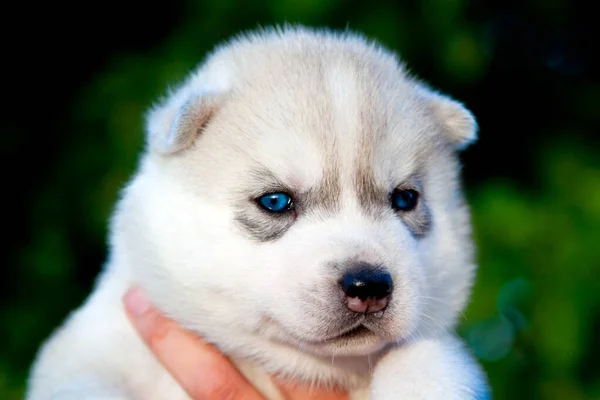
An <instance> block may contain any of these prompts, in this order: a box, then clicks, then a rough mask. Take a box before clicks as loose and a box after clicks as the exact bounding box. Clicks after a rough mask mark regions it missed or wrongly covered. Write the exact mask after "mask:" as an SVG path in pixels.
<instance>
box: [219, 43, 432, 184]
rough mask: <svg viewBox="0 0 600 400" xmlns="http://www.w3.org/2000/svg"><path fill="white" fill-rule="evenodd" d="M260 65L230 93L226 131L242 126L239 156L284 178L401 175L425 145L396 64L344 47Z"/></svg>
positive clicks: (420, 118) (424, 122) (426, 137)
mask: <svg viewBox="0 0 600 400" xmlns="http://www.w3.org/2000/svg"><path fill="white" fill-rule="evenodd" d="M257 64H258V63H257ZM260 65H261V66H262V68H261V69H260V70H257V71H250V72H249V73H247V75H246V76H244V81H245V82H244V84H243V85H240V87H239V88H238V89H236V90H235V94H234V96H232V99H234V100H233V101H232V104H231V105H230V107H229V108H230V112H232V113H234V114H235V115H236V116H235V118H234V120H235V121H238V126H236V129H233V130H232V131H242V132H243V135H241V138H242V140H245V141H246V142H247V144H246V145H245V146H244V149H245V150H246V151H245V153H246V154H245V157H247V158H248V159H251V160H252V161H254V162H256V163H260V164H261V165H262V166H264V167H265V168H267V169H269V170H271V171H277V172H276V173H278V174H281V175H283V176H284V179H290V180H293V179H295V180H296V181H298V182H300V181H308V182H315V181H317V180H319V179H322V177H323V174H324V171H326V170H328V171H330V172H331V171H336V172H337V173H339V174H341V175H349V174H351V173H354V174H355V173H356V170H357V169H361V170H363V171H364V170H365V169H368V170H372V172H373V173H374V174H376V175H379V176H378V177H379V179H380V180H381V179H384V180H385V179H394V177H387V176H386V175H389V174H390V170H393V171H394V173H395V174H397V175H403V174H404V175H406V174H408V173H409V171H410V170H412V169H414V167H415V164H416V163H418V160H419V158H423V157H424V156H425V153H427V152H428V147H430V146H428V142H431V140H430V137H431V135H430V131H432V129H430V128H429V126H428V125H430V124H431V121H430V119H429V118H428V116H427V113H426V112H425V110H424V107H422V105H421V104H420V103H419V99H418V97H417V95H416V93H415V90H414V88H413V87H412V86H411V84H410V83H408V82H407V81H406V80H405V79H404V77H403V76H402V74H401V72H400V71H399V69H398V68H397V67H396V66H393V68H392V66H389V65H381V63H377V62H375V61H373V60H370V59H364V58H360V57H358V56H357V55H356V54H353V53H344V52H340V53H339V54H335V53H334V54H327V55H323V54H318V53H315V54H313V53H310V54H308V55H307V54H300V55H298V54H296V55H289V54H288V55H286V57H283V56H282V58H281V60H280V62H273V60H270V62H266V63H262V64H260ZM230 140H232V141H239V140H240V137H237V138H230ZM375 160H376V161H375ZM334 164H335V165H334ZM341 178H344V177H341ZM346 178H348V177H346Z"/></svg>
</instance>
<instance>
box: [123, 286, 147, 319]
mask: <svg viewBox="0 0 600 400" xmlns="http://www.w3.org/2000/svg"><path fill="white" fill-rule="evenodd" d="M123 300H124V302H125V307H126V308H127V311H129V313H130V314H131V315H132V316H133V317H139V316H141V315H142V314H143V313H145V312H146V310H147V309H148V308H150V302H149V301H148V299H146V297H145V296H144V295H143V294H142V292H141V290H139V289H131V290H130V291H129V292H127V294H125V297H124V298H123Z"/></svg>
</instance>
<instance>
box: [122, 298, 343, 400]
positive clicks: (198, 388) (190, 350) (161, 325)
mask: <svg viewBox="0 0 600 400" xmlns="http://www.w3.org/2000/svg"><path fill="white" fill-rule="evenodd" d="M123 302H124V304H125V309H126V311H127V315H128V317H129V320H130V321H131V323H132V324H133V326H134V327H135V329H136V330H137V332H138V333H139V335H140V337H141V338H142V339H143V340H144V342H145V343H146V345H147V346H148V348H149V349H150V350H151V351H152V353H153V354H154V356H155V357H156V358H157V359H158V361H159V362H160V363H161V364H162V365H163V366H164V368H165V369H166V370H167V371H168V372H169V373H170V374H171V375H172V376H173V377H174V378H175V380H176V381H177V382H178V383H179V384H180V385H181V387H182V388H183V389H184V390H185V391H186V392H187V393H188V394H189V395H190V397H191V398H192V399H193V400H205V399H228V400H265V398H264V397H263V396H262V395H261V394H260V393H259V392H258V391H257V390H256V389H255V388H254V387H252V385H251V384H250V383H249V382H248V381H247V380H246V378H244V376H243V375H242V374H241V373H240V372H239V371H238V370H237V369H236V367H235V366H234V365H233V363H232V362H231V361H230V360H229V359H228V358H227V357H226V356H225V355H223V354H222V353H221V352H219V351H218V350H217V349H216V348H215V347H214V346H212V345H210V344H208V343H206V342H204V341H203V340H202V339H201V338H200V337H198V336H196V335H194V334H193V333H191V332H189V331H186V330H184V329H183V328H181V327H179V326H178V325H177V324H176V323H175V322H174V321H173V320H171V319H169V318H167V317H165V316H164V315H162V314H161V313H160V312H159V311H158V310H156V309H155V308H154V307H153V306H152V304H150V302H149V301H148V300H147V299H146V297H145V296H144V294H143V293H142V292H141V291H140V290H139V289H135V288H134V289H131V290H129V291H128V292H127V293H126V294H125V296H124V298H123ZM274 381H275V382H276V384H277V385H278V386H279V388H280V390H281V393H282V394H283V395H284V396H285V398H286V399H288V400H303V399H313V400H342V399H344V400H345V399H348V395H347V394H346V393H344V392H342V391H340V390H337V391H335V390H331V389H323V388H318V387H317V388H315V387H309V386H306V385H303V384H299V383H296V382H289V381H281V380H278V379H277V378H274Z"/></svg>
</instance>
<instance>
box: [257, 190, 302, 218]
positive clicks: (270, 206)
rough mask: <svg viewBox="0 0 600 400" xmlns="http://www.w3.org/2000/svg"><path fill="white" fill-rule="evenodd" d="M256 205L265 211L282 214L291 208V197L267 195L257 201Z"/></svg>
mask: <svg viewBox="0 0 600 400" xmlns="http://www.w3.org/2000/svg"><path fill="white" fill-rule="evenodd" d="M257 201H258V204H259V205H260V206H261V207H262V208H264V209H265V210H266V211H269V212H273V213H282V212H286V211H289V210H291V209H292V208H293V206H294V203H293V202H292V197H291V196H290V195H289V194H287V193H268V194H265V195H263V196H261V197H259V198H258V199H257Z"/></svg>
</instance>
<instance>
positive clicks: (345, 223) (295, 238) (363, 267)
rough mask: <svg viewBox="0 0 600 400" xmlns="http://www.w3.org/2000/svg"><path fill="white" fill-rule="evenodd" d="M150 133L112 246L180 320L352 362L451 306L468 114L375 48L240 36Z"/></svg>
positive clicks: (470, 127) (460, 239) (327, 38)
mask: <svg viewBox="0 0 600 400" xmlns="http://www.w3.org/2000/svg"><path fill="white" fill-rule="evenodd" d="M147 129H148V152H147V155H146V157H145V158H144V160H143V163H142V166H141V168H140V171H139V174H138V175H137V177H136V179H134V181H133V183H132V184H131V185H130V187H129V188H128V190H127V193H126V196H125V198H124V201H123V203H122V205H121V212H120V213H119V217H117V221H116V225H115V227H116V230H115V242H114V244H115V246H116V247H117V250H119V248H120V249H121V250H122V251H121V252H122V253H123V254H126V258H127V262H128V263H129V264H131V265H132V267H133V268H134V271H135V276H136V279H137V280H138V281H139V282H138V283H140V284H141V285H142V286H143V287H144V288H146V290H148V291H149V292H150V293H151V295H152V296H153V299H154V300H155V301H156V302H157V303H158V305H159V306H160V307H161V308H162V309H163V310H165V311H166V312H168V313H170V314H171V315H172V316H173V317H175V318H176V319H178V320H179V321H181V322H182V323H183V324H185V325H186V326H188V327H190V328H193V329H197V330H200V331H202V332H203V333H205V334H208V335H211V334H212V335H213V336H215V337H218V336H219V335H221V334H223V335H229V336H230V337H231V335H232V334H239V335H258V336H260V337H262V338H265V339H268V340H272V341H278V342H281V343H285V344H288V345H292V346H295V347H299V348H301V349H303V350H305V351H308V352H311V353H314V354H322V355H327V354H336V355H341V354H347V355H360V354H368V353H371V352H374V351H377V350H378V349H380V348H381V347H382V346H383V345H385V344H386V343H389V342H394V341H399V340H403V339H409V338H410V337H412V336H415V335H427V334H430V333H432V332H435V331H436V330H439V329H447V328H450V327H451V326H452V324H453V323H454V322H455V319H456V316H457V314H458V313H459V312H460V311H461V310H462V309H463V307H464V305H465V302H466V299H467V297H468V292H469V289H470V286H471V281H472V275H473V271H474V265H473V263H472V249H471V242H470V238H469V234H470V232H469V219H468V212H467V210H466V208H465V206H464V203H463V200H462V196H461V192H460V188H459V184H458V180H457V176H458V168H459V166H458V162H457V156H456V153H457V150H458V149H461V148H463V147H464V146H465V145H467V144H468V143H469V142H471V141H473V140H474V139H475V134H476V132H475V131H476V125H475V121H474V119H473V117H472V116H471V114H470V113H469V112H468V111H467V110H465V109H464V108H463V107H462V105H460V104H459V103H457V102H455V101H453V100H451V99H449V98H447V97H445V96H442V95H440V94H437V93H435V92H433V91H432V90H430V89H428V88H427V87H425V86H424V85H423V84H422V83H420V82H418V81H417V80H415V79H413V78H411V77H409V76H407V74H406V72H405V70H404V69H403V67H402V65H400V64H399V63H398V61H397V60H396V58H395V57H394V56H393V55H391V54H390V53H388V52H387V51H385V50H383V49H381V48H379V47H377V46H375V45H372V44H369V43H367V42H366V41H365V40H363V39H362V38H360V37H356V36H352V35H332V34H325V33H318V32H310V31H306V30H298V29H296V30H291V29H288V30H286V31H282V32H281V31H280V32H266V33H261V34H257V35H253V36H246V37H242V38H238V39H236V40H234V41H233V42H230V43H228V44H227V45H226V46H222V47H221V48H219V49H218V50H217V51H216V52H215V53H214V54H212V55H211V56H210V57H209V59H208V61H207V62H206V63H205V64H204V65H203V66H202V67H201V68H200V69H199V70H198V71H197V72H195V73H194V74H193V75H192V76H191V77H190V78H189V79H188V80H187V81H186V82H185V83H184V84H183V85H182V86H181V87H180V88H179V89H177V90H176V91H174V93H173V94H172V95H171V96H169V97H168V98H167V99H166V100H165V101H164V102H162V103H161V104H159V105H158V106H156V107H155V108H154V109H153V110H152V111H151V112H150V113H149V115H148V124H147ZM207 332H208V333H207Z"/></svg>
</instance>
